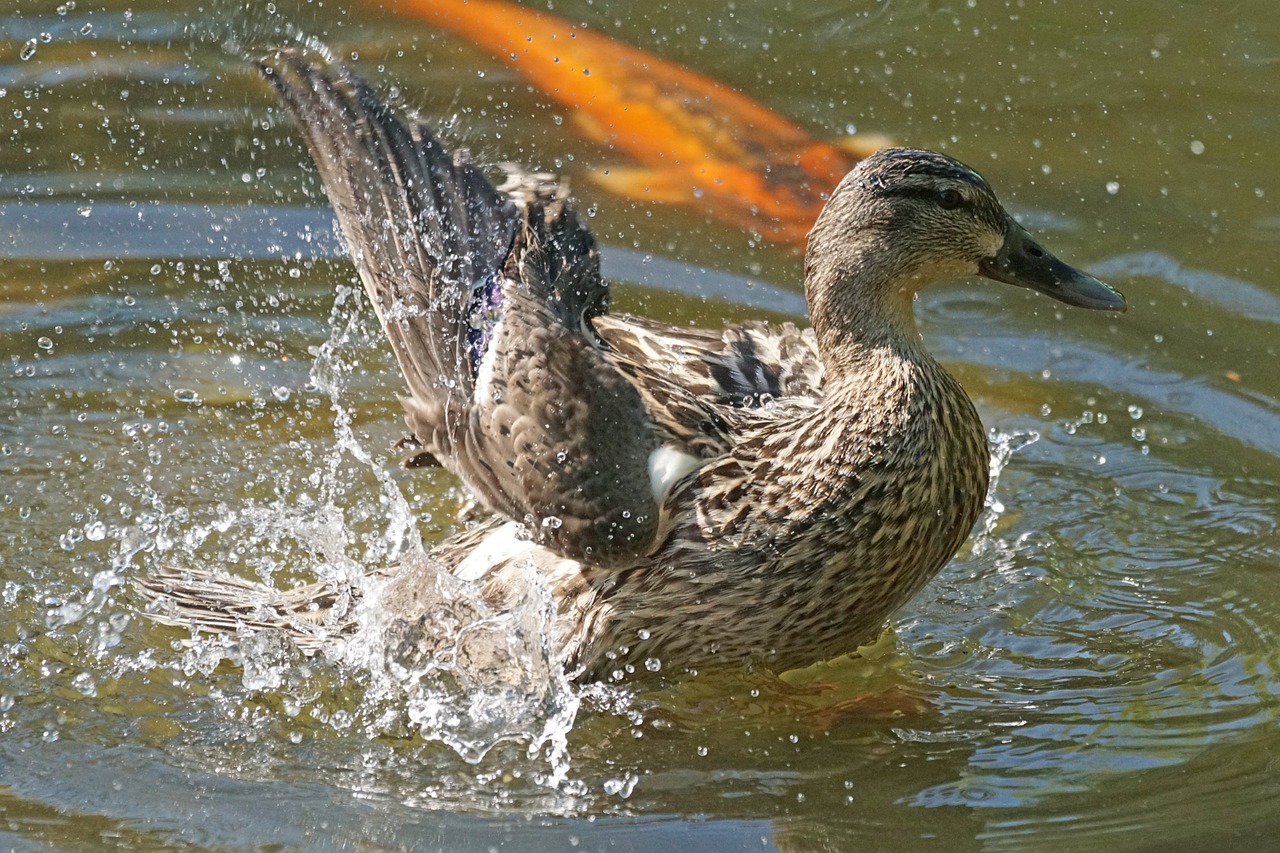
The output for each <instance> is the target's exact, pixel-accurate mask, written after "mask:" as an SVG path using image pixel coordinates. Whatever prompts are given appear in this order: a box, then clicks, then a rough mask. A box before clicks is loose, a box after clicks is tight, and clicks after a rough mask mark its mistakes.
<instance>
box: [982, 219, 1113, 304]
mask: <svg viewBox="0 0 1280 853" xmlns="http://www.w3.org/2000/svg"><path fill="white" fill-rule="evenodd" d="M978 271H979V272H980V273H981V274H982V275H984V276H986V277H987V278H990V279H994V280H995V281H1003V282H1004V283H1005V284H1016V285H1017V286H1018V287H1027V288H1030V289H1031V290H1035V291H1039V292H1040V293H1043V294H1044V295H1045V296H1052V297H1053V298H1054V299H1056V300H1058V301H1059V302H1065V303H1066V304H1068V305H1074V306H1076V307H1077V308H1092V309H1094V310H1097V311H1124V310H1125V309H1126V307H1127V306H1126V305H1125V301H1124V295H1123V294H1121V293H1120V292H1119V291H1118V290H1115V289H1114V288H1112V287H1111V286H1110V285H1108V284H1105V283H1103V282H1101V281H1098V280H1097V279H1096V278H1094V277H1093V276H1091V275H1089V274H1088V273H1084V272H1081V271H1080V270H1078V269H1076V268H1075V267H1073V266H1069V265H1068V264H1064V263H1063V262H1062V261H1060V260H1058V259H1057V258H1056V257H1054V255H1053V253H1052V252H1049V251H1048V250H1046V249H1045V248H1044V247H1043V246H1041V245H1040V244H1039V243H1037V242H1036V240H1035V238H1034V237H1032V236H1031V235H1030V234H1028V233H1027V230H1026V229H1025V228H1023V227H1022V226H1021V225H1019V224H1018V223H1016V222H1014V221H1013V220H1012V219H1011V220H1009V227H1008V230H1007V231H1006V232H1005V237H1004V245H1003V246H1002V247H1001V248H1000V251H999V252H997V253H996V254H995V256H994V257H990V258H986V259H984V260H982V261H980V262H979V263H978Z"/></svg>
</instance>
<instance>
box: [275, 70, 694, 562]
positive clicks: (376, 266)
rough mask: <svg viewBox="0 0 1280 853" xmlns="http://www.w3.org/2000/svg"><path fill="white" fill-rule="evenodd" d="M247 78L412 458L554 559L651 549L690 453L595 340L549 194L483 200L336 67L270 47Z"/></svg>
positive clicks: (575, 241) (594, 287)
mask: <svg viewBox="0 0 1280 853" xmlns="http://www.w3.org/2000/svg"><path fill="white" fill-rule="evenodd" d="M264 72H265V73H266V74H267V76H268V78H269V79H271V81H272V83H273V84H274V85H275V87H276V89H277V90H278V91H279V92H280V94H281V97H282V99H283V100H284V102H285V104H286V105H287V106H288V107H289V109H290V111H291V113H292V114H293V117H294V119H295V120H296V122H297V124H298V126H299V128H300V129H301V130H302V132H303V135H304V137H305V138H306V140H307V144H308V147H309V148H310V149H311V152H312V156H313V158H314V159H315V160H316V163H317V167H318V168H319V171H320V176H321V179H322V181H323V183H324V187H325V191H326V193H327V194H328V195H329V197H330V199H331V200H332V202H333V206H334V211H335V212H336V214H337V216H338V220H339V223H340V224H341V226H342V229H343V233H344V235H345V236H346V238H347V242H348V244H349V245H350V248H351V251H352V256H353V260H354V261H355V263H356V266H357V268H358V269H359V271H360V276H361V279H362V281H363V282H364V285H365V289H366V290H367V291H368V293H369V296H370V299H371V300H372V301H373V303H374V306H375V307H376V308H377V309H378V314H379V317H380V319H381V320H382V324H383V327H384V329H385V330H386V333H387V336H388V338H389V339H390V340H391V343H392V348H393V349H394V351H395V354H396V358H397V361H398V362H399V364H400V368H401V371H402V372H403V373H404V376H405V381H406V383H407V384H408V387H409V392H410V393H409V396H408V397H406V398H404V400H403V402H404V406H405V411H406V420H407V422H408V424H409V427H410V429H412V430H413V432H414V435H415V437H416V439H417V440H418V441H419V442H420V443H421V445H422V446H423V448H424V449H425V451H426V452H427V453H429V454H430V455H431V456H434V457H435V458H436V460H438V461H439V462H440V463H441V464H442V465H444V466H445V467H446V468H448V469H449V470H451V471H453V472H454V473H455V474H457V475H458V476H459V477H461V478H462V479H463V480H464V481H465V482H466V483H467V485H468V486H469V487H470V488H471V489H472V491H474V492H475V493H476V495H477V496H478V497H479V498H480V499H481V500H483V501H484V502H485V503H486V504H487V505H488V506H489V508H490V509H492V510H495V511H497V512H500V513H502V514H505V515H507V516H508V517H510V518H512V519H514V520H516V521H519V522H523V523H524V524H525V525H526V528H527V531H528V535H529V536H530V537H531V538H532V539H534V540H535V541H537V542H539V543H542V544H545V545H547V546H548V547H550V548H552V549H553V550H556V551H558V552H560V553H562V554H564V555H566V556H570V557H573V558H574V559H580V560H585V561H588V562H591V563H595V564H598V565H623V564H626V563H627V562H628V561H630V560H633V559H634V558H636V557H637V556H639V555H641V554H647V553H649V552H651V551H652V550H653V549H654V548H656V547H658V546H659V545H660V543H661V539H662V536H663V531H664V526H665V523H666V518H665V515H664V511H665V506H666V502H667V498H668V496H669V494H670V493H671V491H672V489H673V487H674V486H675V485H676V484H677V483H678V482H680V481H681V480H682V478H683V477H684V476H685V475H687V474H688V473H690V472H691V471H692V470H694V469H695V468H696V467H698V465H699V463H700V461H701V459H702V458H703V454H702V453H700V452H699V450H698V449H692V448H690V447H688V446H687V443H686V442H684V441H683V440H682V438H681V434H680V432H681V431H680V429H671V428H670V425H671V423H672V422H673V421H672V419H670V418H667V417H666V416H665V415H664V416H661V417H660V416H657V415H655V413H654V411H652V410H651V408H650V406H651V401H650V400H649V399H648V398H647V397H646V396H645V395H644V394H642V393H641V389H640V388H638V387H637V386H636V384H634V382H633V381H632V379H631V377H629V376H628V375H627V373H626V372H625V371H623V370H620V369H619V366H618V365H617V364H615V362H614V361H613V359H612V357H611V353H610V351H609V350H608V347H607V346H605V345H604V344H603V343H602V341H601V340H600V339H599V337H598V336H597V334H596V332H595V330H594V327H593V326H592V322H591V321H592V318H593V317H595V316H597V315H599V314H601V313H603V312H604V310H605V305H606V300H607V289H606V287H605V284H604V282H603V281H602V280H601V278H600V273H599V262H598V257H597V254H596V247H595V241H594V239H593V238H592V236H591V234H590V233H589V232H588V231H587V230H586V228H584V227H583V226H582V224H581V223H580V221H579V220H578V218H577V215H576V213H575V212H574V210H573V207H572V205H571V204H570V203H569V202H568V200H567V198H566V197H565V194H564V193H563V191H562V190H561V188H560V187H559V186H558V185H557V184H555V183H554V182H550V181H548V180H546V179H545V178H540V177H538V176H528V175H525V176H520V177H517V178H516V179H515V180H514V181H513V182H512V183H511V184H510V185H509V186H505V187H504V188H503V189H502V191H499V190H496V189H495V188H494V187H493V186H492V185H491V184H490V183H489V182H488V181H487V179H486V178H485V177H484V175H483V174H481V173H480V171H479V170H478V169H476V168H475V167H474V166H472V165H471V164H470V163H469V162H467V160H466V159H465V157H462V156H459V155H455V154H453V153H451V152H449V151H448V150H447V149H445V148H444V147H443V146H442V145H441V143H440V142H439V141H438V140H437V139H436V138H435V137H434V136H433V135H432V133H431V131H430V129H429V128H427V127H426V125H425V124H423V123H422V122H416V121H414V122H410V123H408V124H407V125H406V124H405V123H404V122H402V121H401V120H400V119H398V118H397V117H396V116H395V115H394V114H393V113H392V112H391V110H389V109H388V108H387V107H386V106H385V105H383V104H382V103H380V102H379V100H378V99H377V98H376V96H375V95H374V94H373V92H372V91H371V90H370V88H369V87H368V86H367V85H366V84H365V83H364V82H363V81H361V80H360V79H359V78H358V77H356V76H355V75H354V74H352V73H351V72H349V71H345V70H343V69H340V68H336V69H332V68H327V67H318V66H315V65H313V64H311V63H310V62H309V61H307V60H305V59H303V58H301V57H300V56H299V55H297V54H296V53H290V52H282V53H281V54H280V55H279V57H278V58H277V60H276V62H275V64H269V65H265V66H264ZM686 402H687V403H689V404H690V405H692V406H693V408H694V409H696V408H697V407H698V405H699V404H698V403H697V401H696V400H695V399H693V398H690V399H689V400H688V401H686ZM686 408H687V406H686ZM685 420H688V418H683V417H682V418H681V419H677V425H678V423H679V422H682V421H685ZM695 420H696V417H695Z"/></svg>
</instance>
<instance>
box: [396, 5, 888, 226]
mask: <svg viewBox="0 0 1280 853" xmlns="http://www.w3.org/2000/svg"><path fill="white" fill-rule="evenodd" d="M389 5H390V7H391V8H392V9H394V10H397V11H399V12H401V13H403V14H406V15H412V16H415V17H417V18H420V19H422V20H424V21H427V22H429V23H432V24H434V25H436V26H438V27H440V28H442V29H445V30H448V31H450V32H453V33H456V34H457V35H460V36H463V37H465V38H467V39H470V40H471V41H473V42H475V43H477V44H479V45H481V46H482V47H484V48H486V49H488V50H489V51H491V52H492V53H493V54H494V55H495V56H496V57H498V58H500V59H502V60H504V61H505V62H507V63H509V64H510V65H511V66H512V68H514V69H515V70H516V71H517V72H519V73H520V74H521V75H523V76H524V77H525V78H526V79H528V80H529V82H530V83H532V84H533V85H534V86H535V87H537V88H538V89H540V90H541V91H542V92H544V93H545V94H546V95H547V96H548V97H550V98H553V99H554V100H556V101H558V102H559V103H561V104H563V105H565V106H566V107H568V108H569V109H570V110H571V111H572V112H571V115H572V118H573V119H574V121H575V122H576V123H577V124H578V125H579V126H580V127H581V128H582V130H583V132H585V133H586V134H587V135H588V136H589V137H590V138H591V139H593V140H595V141H596V142H599V143H600V144H602V145H604V146H606V147H608V148H610V149H612V150H616V151H620V152H623V153H624V154H626V155H628V156H629V157H631V158H632V159H634V160H636V161H638V162H639V163H641V164H643V165H642V166H639V167H624V168H610V169H609V170H608V171H607V172H597V173H595V174H594V175H593V176H592V180H593V181H595V182H596V183H598V184H599V185H600V186H602V187H603V188H605V189H607V190H609V191H611V192H614V193H617V194H619V195H625V196H630V197H632V198H636V199H653V200H659V201H665V202H675V203H677V204H689V205H699V206H702V207H704V208H707V209H709V210H710V212H711V213H712V214H713V215H714V216H716V217H718V218H720V219H722V220H724V221H726V222H730V223H732V224H734V225H736V226H738V227H741V228H744V229H749V230H752V231H755V232H757V233H759V234H760V235H761V236H762V237H765V238H767V239H769V240H773V241H776V242H781V243H791V244H797V245H798V244H803V242H804V239H805V235H806V234H807V233H808V231H809V227H810V226H811V225H812V224H813V221H814V219H815V218H816V217H817V215H818V211H819V210H821V209H822V202H823V194H825V193H827V192H829V191H830V190H831V189H833V188H834V187H835V185H836V184H837V183H838V182H839V181H840V179H841V178H842V177H844V175H845V173H846V172H848V171H849V169H850V168H852V167H853V164H854V163H856V162H857V161H858V160H860V159H862V158H863V157H866V156H867V155H869V154H871V153H872V152H874V151H876V150H877V149H879V148H881V147H883V146H884V144H885V141H884V140H883V139H877V138H865V137H864V138H862V139H857V140H855V139H854V138H848V139H845V140H842V141H841V143H840V144H830V143H826V142H820V141H818V140H816V139H814V138H812V137H811V136H809V134H808V133H806V132H805V131H804V130H803V129H802V128H801V127H799V126H798V125H796V124H794V123H792V122H790V121H788V120H787V119H785V118H783V117H782V116H780V115H778V114H777V113H775V112H773V111H772V110H770V109H768V108H767V107H765V106H763V105H762V104H759V103H757V102H756V101H754V100H752V99H751V98H749V97H747V96H746V95H744V94H742V93H741V92H737V91H735V90H734V89H731V88H730V87H728V86H726V85H725V84H723V83H720V82H719V81H717V80H713V79H712V78H710V77H707V76H706V75H704V74H699V73H698V72H696V71H692V70H690V69H688V68H685V67H684V66H681V65H678V64H676V63H674V62H668V61H666V60H664V59H660V58H659V57H657V56H654V55H653V54H651V53H646V52H645V51H643V50H639V49H638V48H634V47H630V46H628V45H625V44H621V43H619V42H616V41H614V40H613V39H610V38H608V37H606V36H603V35H600V34H598V33H594V32H591V31H590V30H586V29H583V28H582V27H579V26H576V25H574V24H572V23H570V22H568V21H566V20H563V19H562V18H557V17H555V16H553V15H549V14H547V13H545V12H537V11H534V10H532V9H527V8H524V7H522V6H516V5H513V4H511V3H504V2H500V0H389Z"/></svg>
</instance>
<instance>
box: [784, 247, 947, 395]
mask: <svg viewBox="0 0 1280 853" xmlns="http://www.w3.org/2000/svg"><path fill="white" fill-rule="evenodd" d="M815 255H817V256H818V257H820V258H823V260H820V261H816V262H815V261H813V260H810V261H809V262H808V263H806V270H805V295H806V296H807V298H808V300H809V310H810V317H811V320H812V323H813V329H814V333H815V334H816V336H817V339H818V352H819V354H820V355H821V357H822V361H823V364H824V365H825V366H826V369H827V371H828V374H829V376H830V377H831V379H833V380H835V384H837V385H838V384H840V383H841V381H842V380H846V381H847V380H856V379H857V378H858V377H866V376H868V375H872V374H874V373H876V372H877V371H876V370H875V368H876V367H878V366H882V365H885V364H886V363H891V362H904V361H905V362H912V363H917V364H931V363H933V358H932V356H930V355H929V353H928V351H926V350H925V348H924V346H923V344H922V343H921V341H920V333H919V331H918V330H917V329H916V322H915V313H914V310H913V307H912V302H913V301H914V298H915V293H916V291H917V290H918V289H919V282H918V281H917V280H916V277H915V276H912V275H910V274H909V273H907V272H906V271H904V270H903V269H900V268H899V267H898V266H897V265H895V263H894V261H893V260H892V258H891V253H887V252H883V251H874V250H862V251H858V250H854V251H850V250H849V249H848V248H846V249H845V251H843V252H841V253H839V255H838V256H835V253H826V252H817V253H815V252H813V251H812V250H811V251H810V258H813V257H814V256H815Z"/></svg>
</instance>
